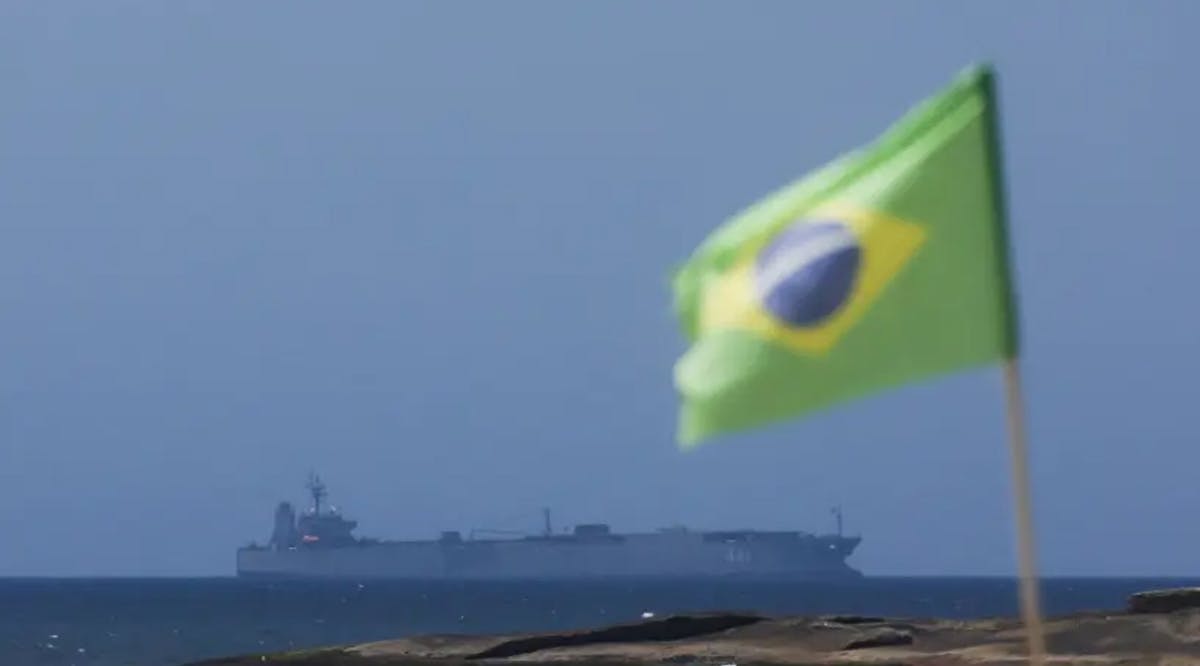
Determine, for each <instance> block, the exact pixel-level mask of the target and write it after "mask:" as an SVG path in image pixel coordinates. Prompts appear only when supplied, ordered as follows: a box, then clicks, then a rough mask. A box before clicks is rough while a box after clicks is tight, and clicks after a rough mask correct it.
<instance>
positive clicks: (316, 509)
mask: <svg viewBox="0 0 1200 666" xmlns="http://www.w3.org/2000/svg"><path fill="white" fill-rule="evenodd" d="M308 492H309V494H311V495H312V498H313V515H317V516H319V515H321V500H322V499H324V498H325V495H326V492H325V484H324V483H322V482H321V477H319V476H317V475H316V474H314V473H312V472H310V473H309V475H308Z"/></svg>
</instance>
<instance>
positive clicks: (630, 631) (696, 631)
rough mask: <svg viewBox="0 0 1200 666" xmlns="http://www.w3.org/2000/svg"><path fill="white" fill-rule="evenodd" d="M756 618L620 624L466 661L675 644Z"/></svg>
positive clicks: (511, 643) (517, 642)
mask: <svg viewBox="0 0 1200 666" xmlns="http://www.w3.org/2000/svg"><path fill="white" fill-rule="evenodd" d="M762 619H763V618H762V617H761V616H758V615H746V614H739V613H717V614H711V615H676V616H673V617H667V618H663V619H661V620H659V619H655V620H650V621H647V622H640V623H637V624H623V625H617V626H613V627H606V628H604V629H595V630H591V631H575V632H567V633H561V634H542V635H536V636H524V637H520V638H514V639H511V640H506V641H502V642H500V643H497V644H495V645H493V646H491V647H489V648H487V649H486V650H482V651H480V652H477V653H475V654H472V655H470V656H468V657H467V659H471V660H475V659H499V658H506V657H515V656H517V655H524V654H529V653H531V652H538V651H540V650H550V649H553V648H564V647H578V646H582V645H596V644H600V643H640V642H663V641H678V640H682V639H685V638H696V637H698V636H704V635H707V634H715V633H717V632H721V631H725V630H727V629H734V628H737V627H744V626H746V625H750V624H754V623H756V622H760V621H762Z"/></svg>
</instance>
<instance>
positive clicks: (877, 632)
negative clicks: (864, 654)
mask: <svg viewBox="0 0 1200 666" xmlns="http://www.w3.org/2000/svg"><path fill="white" fill-rule="evenodd" d="M912 643H913V635H912V632H910V631H901V630H899V629H890V628H884V629H874V630H872V631H868V632H866V633H863V634H862V635H860V636H859V637H858V638H855V639H854V640H852V641H850V642H849V643H846V646H845V647H844V648H842V649H843V650H862V649H865V648H877V647H892V646H896V645H912Z"/></svg>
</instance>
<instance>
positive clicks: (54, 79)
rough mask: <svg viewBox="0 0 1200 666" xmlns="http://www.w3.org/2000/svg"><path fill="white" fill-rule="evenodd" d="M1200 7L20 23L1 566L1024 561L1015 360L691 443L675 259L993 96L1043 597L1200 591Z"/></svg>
mask: <svg viewBox="0 0 1200 666" xmlns="http://www.w3.org/2000/svg"><path fill="white" fill-rule="evenodd" d="M1198 25H1200V3H1193V2H1189V1H1187V0H1179V1H1177V2H1132V1H1131V2H1124V3H1113V2H1083V1H1081V0H1080V1H1075V2H970V3H966V2H950V1H946V2H915V1H906V2H897V3H889V2H860V3H854V2H833V1H829V2H792V3H784V2H778V3H766V2H758V3H752V2H725V3H697V2H659V3H645V2H606V3H565V2H543V3H516V2H511V3H487V2H479V3H454V2H442V1H438V2H432V1H431V2H424V3H415V2H414V3H401V2H382V1H380V2H357V3H337V2H322V3H318V2H286V3H284V2H276V3H269V2H259V3H241V2H224V3H219V2H169V3H168V2H113V1H106V2H93V1H82V0H81V1H79V2H69V3H55V2H45V1H43V0H29V1H25V2H6V3H4V4H2V5H0V83H2V84H3V85H2V87H0V91H2V93H0V150H2V153H0V483H2V484H3V486H2V487H3V492H4V495H3V497H0V534H2V535H3V536H2V538H0V575H92V574H104V575H117V574H120V575H124V574H154V575H176V574H178V575H209V574H215V575H224V574H231V573H232V571H233V563H234V550H235V548H236V547H238V546H239V545H242V544H243V543H245V542H248V541H249V540H251V539H258V540H260V541H262V540H263V539H265V537H266V536H267V535H268V533H269V530H270V518H271V513H272V511H273V509H274V506H275V503H276V502H277V501H279V500H280V499H284V498H287V499H292V500H294V501H299V500H301V499H302V498H303V487H302V483H303V480H304V477H305V475H306V474H307V472H308V471H309V470H310V469H316V470H318V471H319V472H321V473H322V474H323V475H324V476H325V477H326V480H327V482H328V483H329V485H330V490H331V492H332V499H333V500H334V502H335V504H338V505H339V506H342V507H343V508H344V509H345V510H346V511H347V513H349V514H351V515H352V517H354V518H357V519H358V520H359V521H360V523H361V530H360V531H361V533H363V534H367V535H373V536H380V537H430V536H434V535H436V533H437V532H438V531H439V530H441V529H451V528H459V529H463V530H467V529H470V528H472V527H495V528H508V529H513V528H528V529H536V528H537V526H538V525H539V521H540V516H539V513H538V512H539V510H540V507H542V506H543V505H549V506H551V507H553V508H554V509H555V516H556V519H558V520H559V521H561V522H562V523H564V524H565V523H569V522H585V521H602V520H603V521H608V522H611V523H612V524H613V525H614V528H616V529H621V530H631V529H648V528H655V527H660V526H664V525H669V524H674V523H686V524H689V525H693V526H696V527H714V528H733V527H762V528H788V527H794V528H801V529H813V530H817V529H820V530H828V529H832V519H831V517H830V514H829V507H830V506H831V505H834V504H842V505H843V506H844V508H845V512H846V521H847V528H848V529H850V530H852V531H855V532H862V534H863V535H864V537H865V540H864V542H863V545H862V547H861V550H860V551H859V553H858V554H857V555H856V556H855V557H854V558H853V560H852V561H853V562H854V563H855V564H856V565H858V566H860V567H861V568H863V569H864V570H865V571H867V572H868V573H880V574H883V573H915V574H938V573H955V574H972V573H1008V572H1011V571H1013V569H1014V565H1013V562H1014V558H1013V555H1012V553H1013V549H1012V529H1011V521H1010V513H1009V501H1010V500H1009V486H1008V476H1007V474H1008V459H1007V454H1006V449H1005V443H1004V442H1005V439H1004V429H1003V425H1004V423H1003V418H1002V417H1003V411H1002V403H1001V397H1002V396H1001V392H1000V383H999V374H998V370H991V371H984V372H976V373H970V374H966V375H960V376H956V377H952V378H948V379H944V380H940V381H935V382H931V383H928V384H924V385H919V386H914V387H911V388H907V389H904V390H900V391H896V392H893V393H889V394H886V395H884V396H880V397H878V398H874V399H870V400H866V401H862V402H857V403H852V404H848V405H846V406H844V407H841V408H839V409H836V410H833V411H830V412H828V413H826V414H822V415H819V416H817V417H815V418H811V419H809V420H806V421H801V422H796V423H792V424H787V425H783V426H780V427H774V428H769V429H766V430H762V431H760V432H756V433H752V434H748V435H744V436H737V437H730V438H726V439H724V440H723V441H721V442H719V443H714V444H712V445H710V446H708V447H706V448H702V449H701V450H699V451H696V452H694V453H688V454H684V453H681V452H679V451H678V450H677V448H676V446H675V444H674V441H673V433H674V427H675V418H676V412H675V410H676V398H675V395H674V393H673V389H672V386H671V366H672V364H673V363H674V361H675V359H676V357H677V356H678V354H679V353H680V352H681V351H682V350H683V341H682V339H681V337H680V335H679V333H678V331H677V329H676V326H675V323H674V321H673V319H672V317H671V312H670V294H669V291H668V275H669V272H670V270H671V268H672V266H673V265H675V264H676V263H677V262H679V261H681V260H683V259H684V258H686V256H687V255H688V253H689V252H690V251H691V250H692V249H693V248H694V246H695V245H696V244H697V243H699V242H700V241H701V240H702V239H703V237H704V236H705V234H706V233H708V232H709V231H710V230H711V229H712V228H713V227H715V226H716V225H717V224H719V223H720V222H721V221H722V220H723V219H724V218H726V217H727V216H728V215H730V214H732V213H734V212H736V211H737V210H738V209H739V208H741V207H742V206H744V205H746V204H748V203H750V202H752V201H753V200H754V199H755V198H757V197H759V196H760V195H762V194H765V193H766V192H768V191H770V190H771V189H773V188H775V187H776V186H778V185H781V184H783V183H785V182H787V181H789V180H791V179H792V178H794V177H796V176H799V175H801V174H802V173H804V172H805V171H807V170H809V169H811V168H814V167H816V166H818V165H820V164H821V163H823V162H825V161H826V160H829V159H831V158H833V157H834V156H836V155H837V154H838V153H840V152H842V151H844V150H846V149H849V148H851V147H854V146H856V145H858V144H860V143H862V142H864V141H866V140H868V139H870V138H871V137H873V136H874V135H876V134H877V133H878V132H879V131H881V130H882V129H883V128H884V127H885V126H886V125H887V124H888V123H890V122H891V121H892V120H894V119H896V118H897V117H899V116H900V115H901V114H902V113H904V112H905V111H906V110H907V109H908V107H909V106H910V105H911V104H913V103H914V102H916V101H918V100H919V99H921V98H922V97H924V96H926V95H928V94H931V93H932V92H934V91H935V90H936V89H937V88H938V87H940V86H941V85H943V84H944V83H945V82H946V81H947V80H948V79H949V78H950V77H951V76H952V75H953V74H954V73H955V72H957V71H958V70H959V69H960V68H961V67H962V66H964V65H966V64H967V63H968V62H970V61H972V60H975V59H979V58H991V59H993V60H994V61H995V63H996V64H997V66H998V68H999V71H1000V74H1001V76H1002V80H1001V86H1002V90H1001V93H1002V98H1003V122H1004V125H1005V127H1004V129H1005V133H1006V140H1007V146H1006V148H1007V151H1008V152H1007V159H1008V165H1009V180H1010V193H1011V209H1012V214H1013V234H1014V236H1015V246H1016V247H1015V256H1016V262H1017V270H1018V274H1019V282H1020V295H1021V306H1022V309H1023V313H1022V314H1023V317H1024V322H1023V330H1024V334H1025V339H1026V349H1027V357H1026V358H1027V360H1026V362H1027V383H1028V393H1029V396H1028V397H1029V402H1030V407H1029V409H1030V417H1031V437H1032V446H1033V449H1034V451H1033V459H1034V460H1033V462H1034V465H1035V469H1034V481H1035V485H1036V504H1035V509H1036V512H1037V515H1036V518H1037V520H1038V523H1039V528H1040V529H1039V531H1040V536H1041V555H1042V563H1043V565H1044V570H1045V571H1046V572H1048V573H1052V574H1197V573H1200V565H1198V564H1197V562H1200V559H1198V558H1200V530H1197V529H1196V521H1195V518H1194V514H1195V509H1196V505H1197V498H1198V493H1197V490H1196V488H1197V486H1196V469H1197V467H1198V466H1200V436H1198V435H1197V427H1196V406H1195V400H1196V395H1197V393H1196V386H1197V377H1200V332H1198V329H1200V315H1198V314H1197V303H1198V302H1200V300H1198V298H1197V296H1196V285H1197V282H1198V281H1200V262H1198V261H1197V260H1196V256H1197V254H1196V252H1197V248H1198V247H1200V225H1197V223H1196V214H1195V212H1194V208H1193V206H1194V203H1195V198H1196V193H1197V191H1200V187H1198V186H1200V177H1198V176H1197V173H1198V172H1197V166H1196V155H1197V154H1200V140H1198V139H1197V130H1196V118H1198V117H1200V93H1197V92H1196V90H1195V87H1196V83H1197V80H1198V78H1197V70H1196V66H1197V64H1198V63H1200V44H1198V43H1197V41H1196V39H1195V29H1196V26H1198Z"/></svg>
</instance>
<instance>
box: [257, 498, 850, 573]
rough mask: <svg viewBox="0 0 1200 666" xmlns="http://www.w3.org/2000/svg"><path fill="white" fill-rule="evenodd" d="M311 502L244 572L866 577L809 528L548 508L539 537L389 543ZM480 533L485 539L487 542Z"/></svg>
mask: <svg viewBox="0 0 1200 666" xmlns="http://www.w3.org/2000/svg"><path fill="white" fill-rule="evenodd" d="M308 491H309V495H310V496H311V498H312V505H311V506H310V507H309V508H308V509H306V510H304V511H303V512H301V513H300V515H298V516H297V515H296V511H295V509H294V508H293V507H292V505H291V503H289V502H282V503H280V504H279V505H278V507H277V508H276V510H275V528H274V530H273V532H272V534H271V538H270V540H269V541H268V542H267V543H266V544H265V545H259V544H253V543H252V544H250V545H249V546H245V547H243V548H240V549H238V551H237V574H238V576H240V577H259V578H324V579H355V580H364V579H413V580H420V579H443V580H515V579H524V580H570V579H587V578H632V577H638V578H650V577H653V578H662V577H676V578H683V577H686V578H709V577H759V578H762V577H765V578H788V579H795V578H798V579H814V580H826V579H845V578H857V577H860V576H861V574H860V573H859V572H858V571H856V570H855V569H853V568H852V567H850V566H849V565H848V564H847V563H846V558H848V557H849V556H850V555H851V553H853V552H854V549H855V548H857V547H858V544H859V542H860V541H861V539H860V538H859V537H856V536H845V535H843V534H842V516H841V511H840V510H837V509H835V510H834V515H835V516H836V519H837V533H835V534H823V535H819V534H810V533H807V532H801V531H760V530H723V531H707V530H705V531H698V530H690V529H687V528H685V527H672V528H666V529H661V530H658V531H656V532H644V533H629V534H621V533H618V532H614V531H612V530H611V529H610V528H609V526H608V525H605V524H585V525H575V526H574V527H573V528H571V529H569V530H567V531H564V532H559V533H556V532H555V531H554V530H553V529H551V523H550V513H549V511H544V516H543V517H544V521H545V526H544V529H543V531H542V532H541V533H540V534H531V535H521V534H515V535H513V534H508V535H504V536H498V535H499V534H500V533H498V532H496V531H493V530H480V531H471V532H468V534H467V536H466V537H465V538H464V536H463V535H462V533H461V532H457V531H449V532H443V533H442V534H441V536H440V538H438V539H430V540H423V541H422V540H414V541H385V540H377V539H368V538H359V537H356V536H354V529H355V528H356V527H357V526H358V523H357V522H356V521H353V520H349V519H347V518H346V517H344V516H343V515H342V514H341V513H340V512H339V511H338V510H337V509H336V508H335V507H333V506H330V505H329V504H328V503H327V502H326V501H325V499H326V496H327V492H326V488H325V484H323V483H322V482H321V480H320V478H318V477H316V476H315V475H314V476H311V477H310V478H309V481H308ZM480 533H483V534H485V535H486V536H484V537H482V538H481V537H480Z"/></svg>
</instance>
